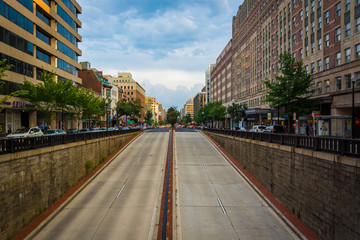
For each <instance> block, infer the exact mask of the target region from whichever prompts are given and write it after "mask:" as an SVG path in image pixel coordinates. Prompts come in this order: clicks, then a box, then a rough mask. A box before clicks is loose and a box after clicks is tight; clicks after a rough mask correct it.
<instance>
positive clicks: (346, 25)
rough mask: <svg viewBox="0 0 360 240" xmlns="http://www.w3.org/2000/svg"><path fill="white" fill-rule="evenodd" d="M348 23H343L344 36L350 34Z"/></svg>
mask: <svg viewBox="0 0 360 240" xmlns="http://www.w3.org/2000/svg"><path fill="white" fill-rule="evenodd" d="M350 26H351V25H350V23H347V24H345V37H348V36H350V33H351V32H350Z"/></svg>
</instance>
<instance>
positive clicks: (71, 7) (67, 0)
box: [62, 0, 75, 14]
mask: <svg viewBox="0 0 360 240" xmlns="http://www.w3.org/2000/svg"><path fill="white" fill-rule="evenodd" d="M62 1H63V3H64V4H65V5H66V6H67V7H68V8H69V9H70V11H71V12H72V13H74V14H75V6H74V4H72V3H71V1H70V0H62Z"/></svg>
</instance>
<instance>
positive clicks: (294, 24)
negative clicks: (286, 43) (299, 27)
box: [293, 17, 296, 27]
mask: <svg viewBox="0 0 360 240" xmlns="http://www.w3.org/2000/svg"><path fill="white" fill-rule="evenodd" d="M293 26H294V27H295V26H296V17H293Z"/></svg>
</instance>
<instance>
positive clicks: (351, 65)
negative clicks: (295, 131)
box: [232, 0, 360, 136]
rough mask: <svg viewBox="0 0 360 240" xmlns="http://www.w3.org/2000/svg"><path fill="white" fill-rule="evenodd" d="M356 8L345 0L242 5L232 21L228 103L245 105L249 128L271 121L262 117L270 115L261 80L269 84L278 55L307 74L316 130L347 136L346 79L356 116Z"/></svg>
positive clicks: (359, 104) (359, 48)
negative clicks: (310, 76) (231, 100)
mask: <svg viewBox="0 0 360 240" xmlns="http://www.w3.org/2000/svg"><path fill="white" fill-rule="evenodd" d="M359 9H360V2H359V1H351V0H342V1H340V0H337V1H335V0H334V1H323V0H276V1H275V0H270V1H268V0H266V1H265V0H261V1H260V0H257V1H252V0H245V1H244V3H243V4H242V5H241V6H240V7H239V9H238V12H237V15H236V16H234V17H233V24H232V28H233V29H232V30H233V34H232V49H233V66H232V69H233V71H232V75H233V76H232V77H233V78H234V84H235V85H236V88H235V89H236V91H237V92H236V93H235V94H234V96H235V97H234V100H235V102H243V103H246V104H247V106H248V107H249V110H248V111H247V115H248V120H249V121H250V122H252V124H255V123H271V122H272V119H271V118H270V119H268V116H269V115H268V114H269V113H270V114H273V115H274V111H273V110H272V109H270V108H269V103H266V102H262V100H264V98H265V94H266V92H267V91H268V89H266V87H265V85H264V80H266V79H270V80H275V77H276V75H277V74H278V61H279V55H280V54H281V53H284V52H289V53H291V54H292V56H293V57H294V58H295V59H296V60H302V61H303V64H304V66H305V67H306V69H307V70H308V71H309V72H312V73H313V79H314V82H313V85H312V88H313V90H314V94H313V96H312V98H314V99H316V100H318V101H319V108H318V109H317V110H318V111H319V115H320V116H319V117H318V126H326V127H324V128H323V129H328V132H327V133H325V135H329V134H331V135H335V136H349V135H350V134H351V127H349V126H351V116H352V101H351V99H352V80H354V87H355V89H354V95H355V115H356V116H357V117H359V116H360V12H359V11H358V10H359ZM320 123H321V124H320ZM358 125H359V126H356V130H357V131H356V132H357V133H359V134H360V124H358ZM300 127H301V122H300ZM317 130H320V128H319V129H317Z"/></svg>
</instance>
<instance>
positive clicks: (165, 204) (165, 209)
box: [157, 130, 173, 240]
mask: <svg viewBox="0 0 360 240" xmlns="http://www.w3.org/2000/svg"><path fill="white" fill-rule="evenodd" d="M165 169H166V172H165V176H164V184H163V193H162V198H161V210H160V218H159V225H158V226H159V228H158V235H157V239H158V240H160V239H161V240H171V239H172V219H173V217H172V215H173V214H172V212H173V207H172V206H173V194H172V193H173V184H172V183H173V130H170V134H169V147H168V153H167V159H166V166H165Z"/></svg>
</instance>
